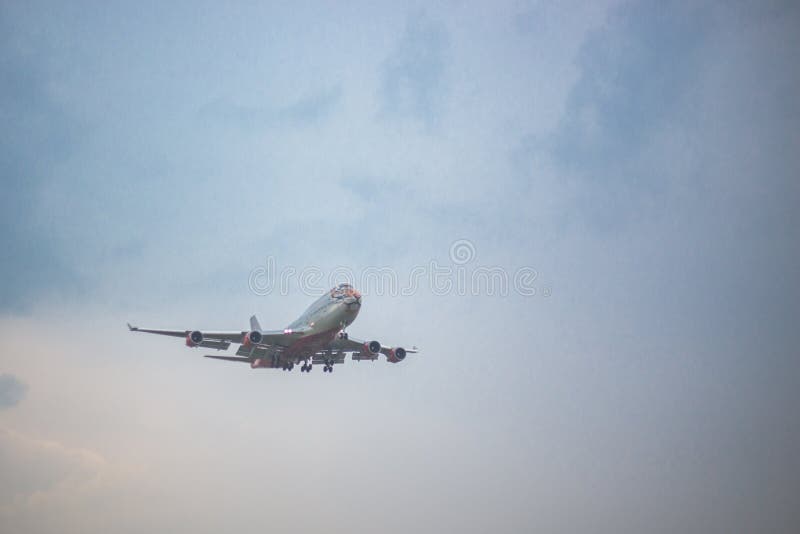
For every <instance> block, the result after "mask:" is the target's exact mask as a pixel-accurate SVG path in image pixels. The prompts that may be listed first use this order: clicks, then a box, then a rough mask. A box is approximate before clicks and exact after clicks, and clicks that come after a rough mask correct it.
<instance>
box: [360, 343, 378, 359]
mask: <svg viewBox="0 0 800 534" xmlns="http://www.w3.org/2000/svg"><path fill="white" fill-rule="evenodd" d="M364 350H366V351H367V352H369V353H370V354H372V355H373V356H375V355H376V354H378V353H379V352H380V351H381V344H380V343H379V342H377V341H370V342H369V343H364Z"/></svg>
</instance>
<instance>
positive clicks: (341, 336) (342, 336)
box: [339, 332, 348, 339]
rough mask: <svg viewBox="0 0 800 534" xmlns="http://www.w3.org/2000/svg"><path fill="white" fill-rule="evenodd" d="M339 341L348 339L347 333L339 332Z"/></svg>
mask: <svg viewBox="0 0 800 534" xmlns="http://www.w3.org/2000/svg"><path fill="white" fill-rule="evenodd" d="M339 339H348V337H347V332H339Z"/></svg>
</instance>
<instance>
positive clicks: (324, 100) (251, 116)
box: [200, 86, 342, 131]
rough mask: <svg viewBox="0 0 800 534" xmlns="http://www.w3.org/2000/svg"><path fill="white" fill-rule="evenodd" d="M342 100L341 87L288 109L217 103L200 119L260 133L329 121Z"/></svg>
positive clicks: (203, 110)
mask: <svg viewBox="0 0 800 534" xmlns="http://www.w3.org/2000/svg"><path fill="white" fill-rule="evenodd" d="M341 98H342V90H341V87H338V86H335V87H330V88H327V89H321V90H318V91H315V92H311V93H309V94H308V95H306V96H302V97H300V98H297V99H296V100H294V101H292V102H290V103H288V104H285V105H282V106H281V105H275V104H267V105H240V104H235V103H233V102H231V101H229V100H227V99H217V100H215V101H214V102H212V103H210V104H208V105H206V106H204V107H203V108H201V110H200V117H201V119H209V118H210V119H212V120H214V121H216V122H217V123H219V124H222V125H230V126H236V127H239V128H243V129H245V130H255V131H258V130H260V129H262V128H269V127H271V128H277V127H292V126H307V125H313V124H315V123H318V122H319V121H321V120H323V119H325V118H326V117H328V116H329V115H330V114H331V113H332V112H333V111H334V110H335V109H336V107H337V105H338V104H339V102H340V101H341Z"/></svg>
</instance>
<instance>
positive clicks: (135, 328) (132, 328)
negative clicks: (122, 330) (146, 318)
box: [126, 323, 139, 332]
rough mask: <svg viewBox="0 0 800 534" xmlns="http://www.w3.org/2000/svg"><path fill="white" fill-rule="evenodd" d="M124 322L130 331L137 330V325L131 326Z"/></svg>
mask: <svg viewBox="0 0 800 534" xmlns="http://www.w3.org/2000/svg"><path fill="white" fill-rule="evenodd" d="M126 324H127V325H128V330H130V331H131V332H136V331H137V330H139V327H138V326H131V323H126Z"/></svg>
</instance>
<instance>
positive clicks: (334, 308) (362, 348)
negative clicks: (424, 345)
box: [128, 284, 417, 373]
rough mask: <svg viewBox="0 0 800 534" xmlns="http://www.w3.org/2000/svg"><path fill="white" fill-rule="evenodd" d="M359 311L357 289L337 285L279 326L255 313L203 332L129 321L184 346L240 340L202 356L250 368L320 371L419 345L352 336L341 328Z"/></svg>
mask: <svg viewBox="0 0 800 534" xmlns="http://www.w3.org/2000/svg"><path fill="white" fill-rule="evenodd" d="M360 310H361V293H359V292H358V291H357V290H356V289H355V288H353V286H351V285H350V284H339V285H338V286H336V287H334V288H333V289H331V290H330V291H328V292H327V293H326V294H324V295H323V296H322V297H320V298H319V299H317V300H316V301H315V302H314V303H313V304H311V306H309V307H308V309H307V310H306V311H305V312H304V313H303V315H301V316H300V317H299V318H298V319H297V320H296V321H294V322H293V323H292V324H290V325H289V326H287V327H286V328H284V329H283V330H262V329H261V326H260V325H259V323H258V319H256V316H255V315H254V316H252V317H251V318H250V330H249V331H227V332H221V331H217V332H201V331H200V330H159V329H153V328H139V327H136V326H131V325H130V324H129V325H128V328H129V329H130V330H131V331H133V332H146V333H149V334H160V335H163V336H172V337H180V338H185V339H186V345H187V346H188V347H203V348H210V349H217V350H227V349H228V347H230V346H231V344H239V349H238V350H237V351H236V354H235V355H233V356H221V355H220V356H217V355H211V354H208V355H206V358H214V359H217V360H226V361H233V362H243V363H249V364H250V367H251V368H253V369H257V368H278V367H280V368H281V369H283V370H284V371H291V370H292V369H293V368H294V366H295V364H299V363H300V362H303V363H302V366H301V367H300V371H302V372H306V373H308V372H310V371H311V369H312V368H313V366H314V364H317V365H322V366H323V367H322V370H323V372H328V373H330V372H333V366H334V365H335V364H341V363H344V361H345V357H346V354H347V353H350V354H351V355H352V356H351V358H352V359H353V360H356V361H360V360H371V361H374V360H376V359H378V356H379V355H381V354H383V355H384V356H385V357H386V361H388V362H391V363H398V362H401V361H403V360H404V359H405V357H406V354H411V353H415V352H417V348H416V347H414V348H412V349H404V348H402V347H383V346H382V345H381V344H380V343H379V342H378V341H360V340H357V339H353V338H351V337H350V336H349V335H348V334H347V332H346V331H345V329H346V328H347V327H348V326H349V325H350V324H352V323H353V321H355V320H356V317H357V316H358V312H359V311H360Z"/></svg>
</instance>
